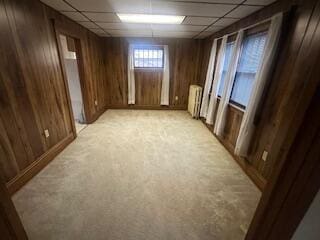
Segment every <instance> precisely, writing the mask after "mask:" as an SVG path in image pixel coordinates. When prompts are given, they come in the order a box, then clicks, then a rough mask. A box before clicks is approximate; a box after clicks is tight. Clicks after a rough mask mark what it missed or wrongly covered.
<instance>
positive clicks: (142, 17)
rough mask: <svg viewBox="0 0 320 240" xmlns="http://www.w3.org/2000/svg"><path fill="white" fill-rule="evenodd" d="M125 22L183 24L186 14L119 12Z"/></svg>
mask: <svg viewBox="0 0 320 240" xmlns="http://www.w3.org/2000/svg"><path fill="white" fill-rule="evenodd" d="M117 15H118V17H119V18H120V20H121V21H122V22H124V23H153V24H181V23H182V22H183V19H184V18H185V16H174V15H153V14H121V13H117Z"/></svg>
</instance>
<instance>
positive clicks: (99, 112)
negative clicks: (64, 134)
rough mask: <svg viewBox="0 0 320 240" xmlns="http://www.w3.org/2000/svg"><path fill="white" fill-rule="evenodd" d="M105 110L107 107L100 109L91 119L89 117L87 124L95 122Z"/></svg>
mask: <svg viewBox="0 0 320 240" xmlns="http://www.w3.org/2000/svg"><path fill="white" fill-rule="evenodd" d="M105 111H106V108H105V107H104V108H102V109H100V110H99V111H98V112H96V113H95V114H94V115H93V116H91V117H90V118H89V119H87V124H91V123H94V122H95V121H96V120H97V119H98V118H99V117H100V116H101V115H102V114H103V113H104V112H105Z"/></svg>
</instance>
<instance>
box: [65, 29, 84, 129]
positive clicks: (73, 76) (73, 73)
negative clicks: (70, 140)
mask: <svg viewBox="0 0 320 240" xmlns="http://www.w3.org/2000/svg"><path fill="white" fill-rule="evenodd" d="M59 41H60V44H61V50H62V57H63V64H64V68H65V74H66V79H67V83H68V84H67V86H68V87H67V88H68V91H69V96H70V102H71V107H72V113H73V118H74V124H75V129H76V132H77V134H79V133H80V132H81V131H82V130H83V129H84V128H86V126H87V124H86V117H85V111H84V104H83V95H82V91H81V82H80V74H79V65H78V58H79V54H77V48H76V39H74V38H72V37H70V36H66V35H63V34H59Z"/></svg>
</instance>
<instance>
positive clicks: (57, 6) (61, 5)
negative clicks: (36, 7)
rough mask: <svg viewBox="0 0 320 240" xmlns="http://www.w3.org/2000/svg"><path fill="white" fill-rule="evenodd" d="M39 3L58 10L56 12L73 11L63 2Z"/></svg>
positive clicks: (59, 0)
mask: <svg viewBox="0 0 320 240" xmlns="http://www.w3.org/2000/svg"><path fill="white" fill-rule="evenodd" d="M41 2H43V3H45V4H46V5H48V6H50V7H52V8H54V9H56V10H58V11H75V9H73V8H72V7H70V6H69V5H68V4H67V3H65V2H64V1H63V0H41Z"/></svg>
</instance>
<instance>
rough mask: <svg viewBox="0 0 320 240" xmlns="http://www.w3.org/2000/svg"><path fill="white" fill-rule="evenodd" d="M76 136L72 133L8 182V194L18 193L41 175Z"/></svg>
mask: <svg viewBox="0 0 320 240" xmlns="http://www.w3.org/2000/svg"><path fill="white" fill-rule="evenodd" d="M74 139H75V136H74V135H73V133H70V134H69V135H68V136H67V137H65V138H64V139H63V140H62V141H60V142H59V143H58V144H56V145H55V146H53V147H52V148H51V149H50V150H48V151H47V152H45V153H44V154H42V155H41V156H40V157H39V158H38V159H37V160H35V161H34V162H33V163H32V164H31V165H30V166H28V167H27V168H26V169H25V170H23V171H22V172H20V173H19V174H18V175H17V176H16V177H15V178H13V179H12V180H11V181H10V182H8V183H7V184H6V185H7V188H8V192H9V193H10V194H11V195H12V194H14V193H15V192H16V191H18V190H19V189H20V188H21V187H22V186H24V185H25V184H26V183H27V182H28V181H29V180H30V179H31V178H33V177H34V176H35V175H36V174H37V173H39V172H40V171H41V170H42V169H43V168H44V167H45V166H47V165H48V164H49V163H50V162H51V161H52V160H53V159H54V157H55V156H57V155H58V154H59V153H60V152H61V151H62V150H63V149H65V148H66V147H67V146H68V145H69V144H70V143H71V142H72V141H73V140H74Z"/></svg>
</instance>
